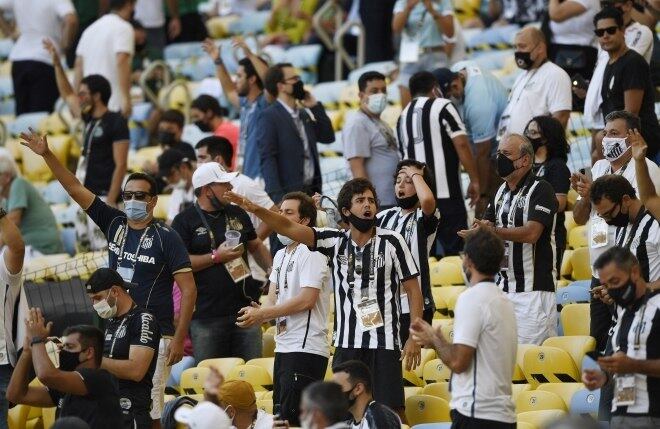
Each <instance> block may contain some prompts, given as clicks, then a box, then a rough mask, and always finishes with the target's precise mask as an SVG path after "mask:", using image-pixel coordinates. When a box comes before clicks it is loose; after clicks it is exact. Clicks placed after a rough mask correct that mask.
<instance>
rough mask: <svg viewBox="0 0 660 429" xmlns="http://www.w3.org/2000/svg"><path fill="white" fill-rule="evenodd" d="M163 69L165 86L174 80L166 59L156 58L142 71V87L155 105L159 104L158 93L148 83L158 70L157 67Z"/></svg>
mask: <svg viewBox="0 0 660 429" xmlns="http://www.w3.org/2000/svg"><path fill="white" fill-rule="evenodd" d="M159 68H160V69H162V70H163V75H162V79H163V87H166V86H167V85H169V84H170V83H171V82H172V73H171V72H170V69H169V67H167V63H166V62H165V61H161V60H156V61H153V62H151V63H150V64H149V65H148V66H147V67H146V68H145V69H144V71H143V72H142V74H141V75H140V82H139V84H140V88H142V92H143V93H144V95H145V96H146V97H147V99H148V100H149V101H150V102H151V103H153V104H154V105H155V106H157V107H158V106H159V104H158V94H156V93H155V92H153V91H152V90H151V88H149V85H147V80H148V79H149V77H151V75H152V74H153V73H154V71H156V70H157V69H159Z"/></svg>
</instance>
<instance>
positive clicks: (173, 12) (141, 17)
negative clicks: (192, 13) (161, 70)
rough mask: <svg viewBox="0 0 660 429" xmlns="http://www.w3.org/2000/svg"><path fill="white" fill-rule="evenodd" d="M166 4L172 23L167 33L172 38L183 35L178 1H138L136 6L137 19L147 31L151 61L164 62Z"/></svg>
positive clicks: (169, 24)
mask: <svg viewBox="0 0 660 429" xmlns="http://www.w3.org/2000/svg"><path fill="white" fill-rule="evenodd" d="M163 3H165V4H166V5H167V10H168V11H169V16H170V21H169V23H168V28H167V32H169V36H170V38H175V37H176V36H178V35H179V34H180V33H181V20H180V19H179V5H178V4H177V0H165V1H163V0H137V2H136V4H135V19H136V20H137V21H139V22H140V23H141V24H142V25H143V26H144V28H145V30H146V31H147V50H148V53H147V56H148V57H149V59H150V60H152V61H154V60H162V59H163V50H164V49H165V45H166V44H167V36H168V34H167V33H166V29H165V4H163Z"/></svg>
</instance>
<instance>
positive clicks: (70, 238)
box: [60, 228, 78, 256]
mask: <svg viewBox="0 0 660 429" xmlns="http://www.w3.org/2000/svg"><path fill="white" fill-rule="evenodd" d="M60 238H61V239H62V244H63V245H64V251H65V252H66V253H68V254H69V255H71V256H74V255H75V254H76V253H77V251H78V249H77V248H76V243H77V241H78V234H77V232H76V228H62V229H61V230H60Z"/></svg>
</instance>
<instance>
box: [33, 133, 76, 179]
mask: <svg viewBox="0 0 660 429" xmlns="http://www.w3.org/2000/svg"><path fill="white" fill-rule="evenodd" d="M48 143H49V146H50V149H51V151H52V152H53V154H54V155H55V156H56V157H57V159H58V160H59V161H60V162H61V163H62V164H63V165H68V163H69V159H70V158H71V157H74V156H75V155H78V154H79V152H80V151H79V147H78V145H77V144H76V143H75V140H74V139H73V137H71V136H69V135H58V136H51V137H49V138H48ZM20 149H21V160H22V163H23V165H22V171H23V175H24V176H25V178H26V179H27V180H29V181H31V182H49V181H50V180H52V179H53V173H52V172H51V171H50V169H49V168H48V166H47V165H46V162H45V161H44V160H43V158H42V157H41V156H39V155H37V154H35V153H34V152H32V151H31V150H30V149H29V148H27V147H25V146H21V147H20Z"/></svg>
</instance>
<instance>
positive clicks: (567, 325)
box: [559, 304, 591, 336]
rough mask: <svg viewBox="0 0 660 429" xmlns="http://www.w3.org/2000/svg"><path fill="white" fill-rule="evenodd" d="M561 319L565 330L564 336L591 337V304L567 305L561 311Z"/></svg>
mask: <svg viewBox="0 0 660 429" xmlns="http://www.w3.org/2000/svg"><path fill="white" fill-rule="evenodd" d="M559 318H560V319H561V325H562V327H563V328H564V335H582V336H585V335H586V336H588V335H589V332H590V328H589V326H590V323H591V312H590V310H589V304H567V305H565V306H564V308H562V309H561V313H560V314H559Z"/></svg>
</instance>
